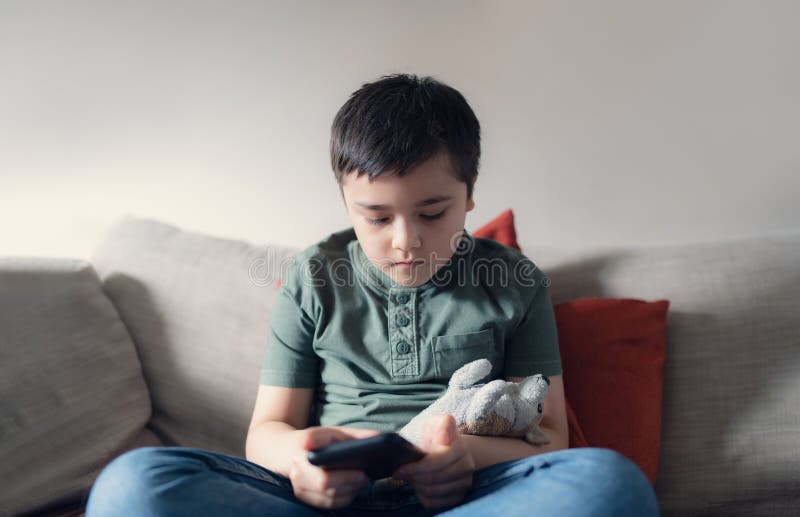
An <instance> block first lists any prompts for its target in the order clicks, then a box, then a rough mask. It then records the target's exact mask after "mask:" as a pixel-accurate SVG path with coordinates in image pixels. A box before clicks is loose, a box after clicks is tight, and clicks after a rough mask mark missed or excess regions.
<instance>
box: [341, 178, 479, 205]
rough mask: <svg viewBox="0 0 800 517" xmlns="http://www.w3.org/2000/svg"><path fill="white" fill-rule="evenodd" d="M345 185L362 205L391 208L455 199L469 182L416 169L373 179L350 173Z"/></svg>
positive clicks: (350, 195) (355, 201)
mask: <svg viewBox="0 0 800 517" xmlns="http://www.w3.org/2000/svg"><path fill="white" fill-rule="evenodd" d="M348 176H350V177H348V178H347V179H346V180H345V181H344V182H343V183H342V187H343V190H344V193H345V195H348V197H349V198H350V199H351V201H353V204H355V205H356V206H358V207H360V208H365V209H371V210H387V209H391V208H394V205H395V204H398V205H399V204H402V205H409V206H414V207H423V206H428V205H433V204H436V203H441V202H444V201H449V200H452V199H455V198H456V197H457V196H458V194H459V190H460V189H463V190H464V191H465V192H466V185H464V184H463V183H462V182H461V181H459V180H458V179H457V178H455V177H454V176H453V175H451V174H450V173H449V172H448V171H445V170H425V171H423V170H414V171H413V172H410V173H409V174H406V175H404V176H399V175H397V174H387V175H381V176H378V177H377V178H375V179H374V180H370V179H369V177H368V176H367V175H366V174H364V175H362V176H360V177H358V178H356V177H355V176H356V175H355V174H349V175H348Z"/></svg>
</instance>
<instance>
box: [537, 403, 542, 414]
mask: <svg viewBox="0 0 800 517" xmlns="http://www.w3.org/2000/svg"><path fill="white" fill-rule="evenodd" d="M536 409H537V410H539V413H541V412H542V405H541V404H539V405H538V406H537V407H536Z"/></svg>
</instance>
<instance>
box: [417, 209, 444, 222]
mask: <svg viewBox="0 0 800 517" xmlns="http://www.w3.org/2000/svg"><path fill="white" fill-rule="evenodd" d="M443 215H444V210H442V211H441V212H439V213H438V214H431V215H426V214H421V217H422V218H423V219H427V220H428V221H433V220H434V219H439V218H440V217H442V216H443Z"/></svg>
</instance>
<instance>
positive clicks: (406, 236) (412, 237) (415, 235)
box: [392, 218, 422, 251]
mask: <svg viewBox="0 0 800 517" xmlns="http://www.w3.org/2000/svg"><path fill="white" fill-rule="evenodd" d="M420 244H422V243H421V242H420V238H419V232H417V229H416V228H415V227H414V225H413V224H411V223H408V222H406V221H403V220H402V219H400V218H398V219H396V222H395V226H394V234H393V235H392V247H394V248H396V249H399V250H404V251H408V250H411V249H414V248H418V247H419V246H420Z"/></svg>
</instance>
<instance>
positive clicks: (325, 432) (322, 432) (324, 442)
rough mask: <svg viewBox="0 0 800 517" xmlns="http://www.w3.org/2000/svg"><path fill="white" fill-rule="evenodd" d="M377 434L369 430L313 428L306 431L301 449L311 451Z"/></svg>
mask: <svg viewBox="0 0 800 517" xmlns="http://www.w3.org/2000/svg"><path fill="white" fill-rule="evenodd" d="M376 434H378V431H373V430H370V429H348V428H346V427H315V428H311V429H309V430H308V432H307V433H306V436H305V440H304V441H303V449H304V450H306V451H313V450H314V449H321V448H323V447H327V446H328V445H331V444H334V443H338V442H344V441H347V440H353V439H358V438H368V437H370V436H374V435H376Z"/></svg>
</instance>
